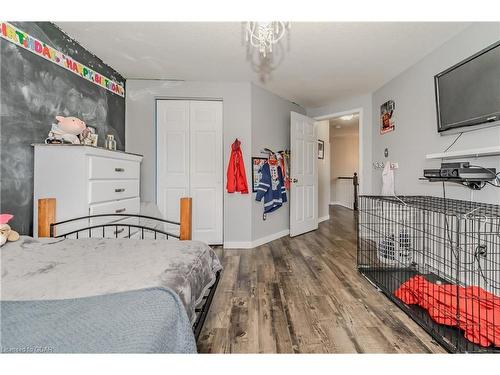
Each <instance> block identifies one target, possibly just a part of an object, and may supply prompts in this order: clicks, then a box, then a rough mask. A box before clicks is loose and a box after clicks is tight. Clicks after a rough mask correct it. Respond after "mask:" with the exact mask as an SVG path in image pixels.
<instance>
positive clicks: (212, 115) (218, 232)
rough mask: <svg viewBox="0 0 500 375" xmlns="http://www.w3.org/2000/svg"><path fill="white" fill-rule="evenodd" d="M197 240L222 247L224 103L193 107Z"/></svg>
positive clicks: (193, 193) (199, 103)
mask: <svg viewBox="0 0 500 375" xmlns="http://www.w3.org/2000/svg"><path fill="white" fill-rule="evenodd" d="M190 109H191V111H190V139H191V142H190V143H191V145H190V155H191V157H190V159H191V167H190V181H191V186H190V194H191V197H192V198H193V221H192V231H193V239H195V240H199V241H203V242H206V243H209V244H222V196H223V195H222V194H223V186H222V181H223V180H222V171H223V163H222V102H215V101H212V102H208V101H204V102H202V101H192V102H191V103H190Z"/></svg>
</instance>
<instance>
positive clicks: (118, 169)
mask: <svg viewBox="0 0 500 375" xmlns="http://www.w3.org/2000/svg"><path fill="white" fill-rule="evenodd" d="M115 172H125V168H115Z"/></svg>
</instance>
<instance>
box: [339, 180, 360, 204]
mask: <svg viewBox="0 0 500 375" xmlns="http://www.w3.org/2000/svg"><path fill="white" fill-rule="evenodd" d="M337 178H338V179H339V180H352V186H353V193H354V204H353V208H354V211H357V210H358V186H359V179H358V174H357V173H356V172H354V175H353V176H341V177H337Z"/></svg>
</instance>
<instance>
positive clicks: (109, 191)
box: [89, 180, 139, 203]
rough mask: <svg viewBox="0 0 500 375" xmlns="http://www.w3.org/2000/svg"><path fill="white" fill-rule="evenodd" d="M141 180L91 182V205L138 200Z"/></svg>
mask: <svg viewBox="0 0 500 375" xmlns="http://www.w3.org/2000/svg"><path fill="white" fill-rule="evenodd" d="M138 196H139V180H102V181H90V182H89V203H99V202H106V201H113V200H117V199H125V198H136V197H138Z"/></svg>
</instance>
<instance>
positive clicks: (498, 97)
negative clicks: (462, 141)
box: [434, 41, 500, 133]
mask: <svg viewBox="0 0 500 375" xmlns="http://www.w3.org/2000/svg"><path fill="white" fill-rule="evenodd" d="M434 84H435V89H436V108H437V123H438V132H440V133H452V132H461V131H468V130H475V129H478V128H482V127H487V126H494V125H500V41H499V42H497V43H495V44H493V45H491V46H489V47H487V48H485V49H484V50H482V51H480V52H478V53H476V54H475V55H473V56H471V57H469V58H467V59H465V60H464V61H461V62H459V63H458V64H456V65H454V66H452V67H451V68H448V69H446V70H445V71H443V72H441V73H439V74H438V75H436V76H435V77H434Z"/></svg>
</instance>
